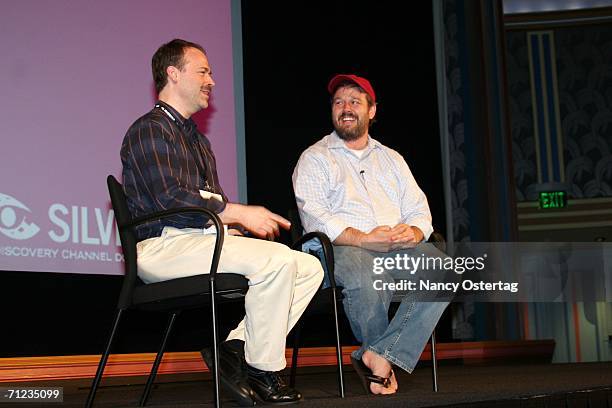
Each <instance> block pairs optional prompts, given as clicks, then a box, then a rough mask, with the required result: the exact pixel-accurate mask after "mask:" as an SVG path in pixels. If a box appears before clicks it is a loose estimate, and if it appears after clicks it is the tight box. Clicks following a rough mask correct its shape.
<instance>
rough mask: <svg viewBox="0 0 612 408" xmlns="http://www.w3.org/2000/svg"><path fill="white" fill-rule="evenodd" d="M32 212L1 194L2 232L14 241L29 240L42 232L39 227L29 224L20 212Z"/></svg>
mask: <svg viewBox="0 0 612 408" xmlns="http://www.w3.org/2000/svg"><path fill="white" fill-rule="evenodd" d="M20 210H24V211H27V212H31V211H30V209H29V208H28V207H26V206H25V205H24V204H22V203H21V202H19V200H16V199H15V198H13V197H11V196H9V195H6V194H2V193H0V232H1V233H3V234H4V235H6V236H7V237H9V238H12V239H19V240H23V239H28V238H32V237H33V236H34V235H36V234H37V233H38V231H40V228H39V227H38V225H36V224H34V223H33V222H30V223H29V222H27V221H26V217H25V215H23V216H20V215H18V213H19V212H23V211H20Z"/></svg>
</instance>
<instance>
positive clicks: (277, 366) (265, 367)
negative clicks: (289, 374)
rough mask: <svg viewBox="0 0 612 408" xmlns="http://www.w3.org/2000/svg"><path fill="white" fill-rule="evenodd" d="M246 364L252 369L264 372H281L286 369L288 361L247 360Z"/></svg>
mask: <svg viewBox="0 0 612 408" xmlns="http://www.w3.org/2000/svg"><path fill="white" fill-rule="evenodd" d="M246 362H247V364H248V365H250V366H251V367H255V368H256V369H258V370H262V371H281V370H282V369H284V368H285V367H287V360H286V359H284V358H283V359H282V360H278V361H275V362H271V363H270V362H261V361H258V362H254V361H249V359H248V358H247V359H246Z"/></svg>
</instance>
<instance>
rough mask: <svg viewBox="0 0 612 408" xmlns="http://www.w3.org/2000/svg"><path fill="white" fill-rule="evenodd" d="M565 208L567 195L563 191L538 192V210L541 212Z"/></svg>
mask: <svg viewBox="0 0 612 408" xmlns="http://www.w3.org/2000/svg"><path fill="white" fill-rule="evenodd" d="M565 207H567V193H566V192H565V191H542V192H540V208H541V209H542V210H550V209H553V208H565Z"/></svg>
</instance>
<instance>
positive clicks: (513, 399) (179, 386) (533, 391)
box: [0, 363, 612, 408]
mask: <svg viewBox="0 0 612 408" xmlns="http://www.w3.org/2000/svg"><path fill="white" fill-rule="evenodd" d="M438 372H439V387H440V390H439V392H437V393H434V392H433V391H432V382H431V369H430V368H429V367H423V366H422V367H419V368H417V369H416V370H415V372H414V373H413V374H407V373H405V372H403V371H401V370H399V372H397V374H398V379H399V384H400V389H399V392H398V393H397V394H395V395H392V396H385V397H380V396H379V397H374V396H367V395H365V394H364V393H363V391H362V388H361V384H360V383H359V380H358V378H357V376H356V374H355V373H354V371H353V369H352V367H351V366H345V374H346V375H345V378H346V398H345V399H344V400H341V399H339V398H338V397H337V385H336V384H337V383H336V374H335V370H334V368H333V367H305V368H300V369H298V378H297V384H296V387H297V388H298V389H299V390H300V391H302V393H303V394H304V396H305V399H304V401H302V402H301V403H300V404H299V406H300V407H303V408H306V407H351V408H356V407H440V406H443V407H454V406H457V407H466V406H472V407H530V408H531V407H549V408H550V407H563V408H569V407H589V408H599V407H602V408H612V363H582V364H513V365H508V364H505V365H486V366H476V365H457V364H455V365H449V364H443V365H441V366H440V367H439V369H438ZM90 382H91V380H70V381H52V382H44V383H43V382H36V383H17V384H13V385H19V386H20V387H27V386H61V387H64V403H63V404H61V406H62V407H81V406H83V404H84V401H85V398H86V396H87V392H88V387H89V384H90ZM143 382H144V379H143V378H142V377H129V378H125V377H124V378H110V379H108V380H106V379H105V380H104V381H103V383H102V387H101V388H100V390H99V391H98V395H97V397H96V403H95V404H94V406H96V407H127V406H137V402H138V398H139V396H140V393H141V392H142V389H143V385H142V384H143ZM1 385H2V386H8V384H6V383H4V384H1ZM0 405H1V404H0ZM6 405H9V404H6ZM17 405H18V406H20V407H26V406H36V407H42V406H54V405H55V406H59V404H41V403H38V404H33V405H30V404H24V403H19V404H17ZM17 405H15V404H10V406H17ZM147 406H149V407H164V408H168V407H183V408H187V407H209V406H212V387H211V381H210V375H209V374H181V375H163V376H160V377H159V378H158V381H157V385H156V386H155V388H154V390H153V392H152V393H151V398H150V400H149V404H148V405H147ZM223 406H235V405H234V404H233V403H232V402H231V401H230V400H227V399H226V398H223Z"/></svg>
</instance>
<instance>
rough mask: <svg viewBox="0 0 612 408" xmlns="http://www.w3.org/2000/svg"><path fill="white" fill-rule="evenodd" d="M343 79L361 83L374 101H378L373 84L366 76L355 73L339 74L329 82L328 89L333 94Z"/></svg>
mask: <svg viewBox="0 0 612 408" xmlns="http://www.w3.org/2000/svg"><path fill="white" fill-rule="evenodd" d="M343 81H349V82H353V83H355V84H357V85H359V86H360V87H361V88H362V89H363V90H364V91H366V93H367V94H368V95H370V97H371V98H372V102H373V103H376V94H375V93H374V88H372V84H370V81H368V80H367V79H365V78H362V77H359V76H357V75H353V74H338V75H336V76H334V77H333V78H332V79H331V81H329V84H327V90H328V91H329V93H330V94H331V95H333V94H334V92H336V89H337V88H338V85H339V84H340V83H341V82H343Z"/></svg>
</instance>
